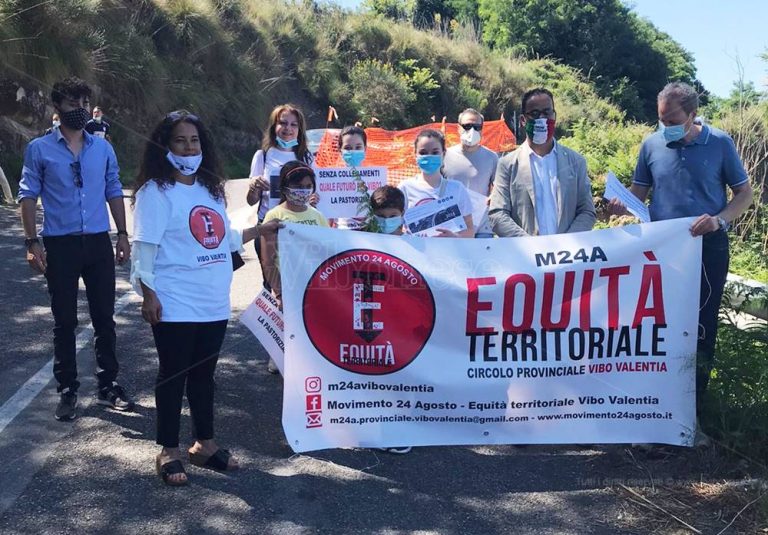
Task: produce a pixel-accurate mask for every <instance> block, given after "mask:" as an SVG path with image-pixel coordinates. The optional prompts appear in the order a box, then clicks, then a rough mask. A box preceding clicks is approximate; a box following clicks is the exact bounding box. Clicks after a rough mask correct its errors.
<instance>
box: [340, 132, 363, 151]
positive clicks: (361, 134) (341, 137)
mask: <svg viewBox="0 0 768 535" xmlns="http://www.w3.org/2000/svg"><path fill="white" fill-rule="evenodd" d="M344 136H360V137H361V138H363V145H365V146H366V147H367V146H368V136H366V135H365V130H363V129H362V128H360V127H359V126H345V127H344V129H343V130H342V131H341V134H339V151H341V146H342V144H343V139H344Z"/></svg>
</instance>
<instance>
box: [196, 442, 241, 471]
mask: <svg viewBox="0 0 768 535" xmlns="http://www.w3.org/2000/svg"><path fill="white" fill-rule="evenodd" d="M231 457H232V454H231V453H230V452H229V450H225V449H221V448H219V449H218V450H216V453H214V454H213V455H209V456H206V455H203V454H202V453H192V452H191V451H190V452H189V462H191V463H192V464H194V465H195V466H199V467H200V468H210V469H211V470H217V471H219V472H231V471H233V470H237V469H238V467H237V466H230V465H229V459H230V458H231Z"/></svg>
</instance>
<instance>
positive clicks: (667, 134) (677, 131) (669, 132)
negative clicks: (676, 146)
mask: <svg viewBox="0 0 768 535" xmlns="http://www.w3.org/2000/svg"><path fill="white" fill-rule="evenodd" d="M659 130H660V131H661V133H662V135H663V136H664V140H665V141H666V142H667V143H672V142H673V141H680V140H681V139H683V138H684V137H685V136H686V135H688V130H686V129H685V123H683V124H675V125H672V126H665V125H664V123H662V122H661V121H659ZM689 130H690V129H689Z"/></svg>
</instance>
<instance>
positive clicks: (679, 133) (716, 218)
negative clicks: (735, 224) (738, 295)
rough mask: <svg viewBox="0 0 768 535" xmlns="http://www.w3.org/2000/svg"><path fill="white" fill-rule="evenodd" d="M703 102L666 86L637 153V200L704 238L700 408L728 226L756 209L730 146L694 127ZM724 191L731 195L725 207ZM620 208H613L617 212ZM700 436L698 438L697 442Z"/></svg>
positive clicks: (685, 89) (655, 215) (680, 86)
mask: <svg viewBox="0 0 768 535" xmlns="http://www.w3.org/2000/svg"><path fill="white" fill-rule="evenodd" d="M698 106H699V98H698V95H697V93H696V90H695V89H694V88H693V87H691V86H689V85H688V84H684V83H680V82H674V83H670V84H667V86H666V87H664V89H663V90H662V91H661V92H660V93H659V96H658V112H659V131H658V132H656V133H654V134H653V135H651V136H649V137H648V138H647V139H646V140H645V141H644V142H643V145H642V147H641V148H640V156H639V158H638V161H637V166H636V168H635V174H634V177H633V178H632V187H631V191H632V193H633V194H634V195H635V196H636V197H637V198H638V199H640V200H641V201H645V199H646V197H647V196H648V193H649V192H650V191H651V190H653V196H652V199H651V204H650V206H649V210H650V214H651V220H653V221H659V220H664V219H672V218H678V217H695V218H696V219H695V220H694V222H693V224H692V225H691V228H690V232H691V234H692V235H693V236H703V242H702V268H703V269H702V274H701V292H700V303H699V307H700V310H699V339H698V346H697V360H698V366H697V377H696V407H697V413H700V411H701V403H702V399H703V394H704V392H705V391H706V388H707V383H708V381H709V376H710V373H711V371H712V366H713V364H714V355H715V339H716V336H717V315H718V310H719V308H720V300H721V299H722V296H723V288H724V287H725V281H726V276H727V275H728V260H729V253H728V235H727V234H726V231H727V230H728V226H729V224H730V223H731V221H733V220H734V219H736V218H737V217H738V216H739V215H741V214H742V213H743V212H744V210H746V209H747V208H748V207H749V205H750V204H751V203H752V187H751V186H750V183H749V177H748V176H747V173H746V171H745V170H744V166H743V165H742V163H741V160H740V158H739V154H738V152H737V151H736V147H735V145H734V143H733V140H732V139H731V138H730V136H728V134H726V133H725V132H723V131H722V130H718V129H717V128H712V127H711V126H708V125H704V124H697V123H696V121H695V119H696V112H697V110H698ZM726 187H728V188H730V190H731V191H732V192H733V197H732V198H731V200H730V201H728V197H727V195H726ZM619 204H620V203H617V202H612V205H613V208H615V210H614V212H618V211H620V209H621V207H620V206H619ZM700 436H701V435H700Z"/></svg>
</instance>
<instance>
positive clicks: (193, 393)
mask: <svg viewBox="0 0 768 535" xmlns="http://www.w3.org/2000/svg"><path fill="white" fill-rule="evenodd" d="M226 330H227V320H222V321H213V322H206V323H189V322H179V323H176V322H160V323H158V324H157V325H155V326H153V327H152V334H153V335H154V337H155V347H157V356H158V358H159V360H160V368H159V370H158V372H157V383H156V385H155V405H156V407H157V443H158V444H160V445H161V446H164V447H166V448H177V447H179V421H180V419H181V402H182V398H183V396H184V386H185V383H186V387H187V401H188V402H189V411H190V413H191V415H192V434H193V436H194V437H195V438H196V439H198V440H208V439H211V438H213V390H214V385H213V374H214V372H215V371H216V362H217V361H218V360H219V350H220V349H221V344H222V343H223V342H224V333H225V332H226Z"/></svg>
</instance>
